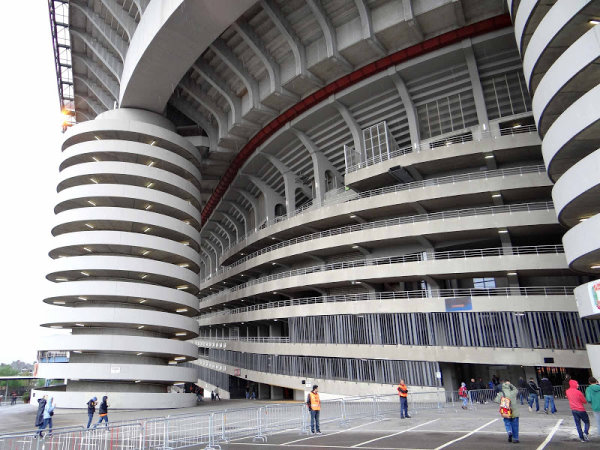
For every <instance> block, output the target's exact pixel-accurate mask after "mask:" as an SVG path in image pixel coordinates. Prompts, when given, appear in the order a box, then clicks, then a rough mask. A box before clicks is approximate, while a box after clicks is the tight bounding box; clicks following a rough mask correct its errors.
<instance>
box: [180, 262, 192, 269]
mask: <svg viewBox="0 0 600 450" xmlns="http://www.w3.org/2000/svg"><path fill="white" fill-rule="evenodd" d="M179 267H181V268H183V269H187V268H188V267H190V265H189V264H188V263H181V264H179Z"/></svg>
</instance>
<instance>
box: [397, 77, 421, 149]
mask: <svg viewBox="0 0 600 450" xmlns="http://www.w3.org/2000/svg"><path fill="white" fill-rule="evenodd" d="M390 70H391V73H390V78H391V79H392V81H393V82H394V86H396V90H397V91H398V95H399V96H400V100H402V104H403V105H404V111H406V120H407V122H408V132H409V133H410V141H411V142H412V145H413V148H415V149H418V148H419V145H420V143H421V133H420V131H419V119H418V117H417V110H416V108H415V105H414V103H413V101H412V98H411V97H410V94H409V93H408V89H407V88H406V84H405V83H404V80H403V79H402V77H401V76H400V74H398V73H396V72H395V69H390Z"/></svg>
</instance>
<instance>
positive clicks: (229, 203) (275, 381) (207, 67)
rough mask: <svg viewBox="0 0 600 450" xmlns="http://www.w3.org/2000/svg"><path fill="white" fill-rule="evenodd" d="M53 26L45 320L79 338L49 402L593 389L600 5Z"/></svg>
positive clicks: (599, 332)
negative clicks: (55, 144)
mask: <svg viewBox="0 0 600 450" xmlns="http://www.w3.org/2000/svg"><path fill="white" fill-rule="evenodd" d="M49 9H50V17H51V25H52V30H53V39H54V47H55V57H56V62H57V75H58V87H59V93H60V95H61V107H62V108H63V113H65V115H66V121H65V135H64V136H65V138H64V141H63V144H62V148H61V154H62V159H61V164H60V168H59V170H60V177H59V182H58V185H57V191H58V196H57V201H56V205H55V213H56V221H55V225H54V227H53V228H52V230H51V231H52V234H53V236H54V238H53V245H52V250H51V251H50V254H49V256H50V257H51V259H52V261H51V265H50V269H49V272H48V274H47V276H46V278H47V279H48V281H49V283H48V284H49V287H48V296H47V298H46V299H44V301H45V302H47V303H50V304H53V305H56V307H55V308H54V309H55V310H56V312H55V314H54V315H52V316H50V317H48V319H47V321H46V322H45V323H44V324H42V326H46V327H52V328H57V329H61V330H69V331H70V333H69V334H61V335H57V336H54V337H52V338H49V339H47V340H46V341H45V342H44V343H43V348H40V351H39V356H38V360H39V361H38V376H40V377H43V378H47V379H65V380H67V381H66V383H65V384H64V385H58V386H52V387H48V388H43V389H38V390H36V391H35V395H44V394H46V393H48V394H51V395H53V396H54V397H55V398H56V399H57V403H58V404H59V405H60V406H62V407H72V408H77V407H82V406H83V405H84V404H85V402H86V401H87V400H88V399H89V398H90V397H91V396H98V397H99V396H100V395H108V396H109V397H110V399H111V402H112V405H113V407H117V408H132V407H133V408H174V407H184V406H190V405H192V404H194V403H195V401H196V398H195V395H193V394H190V393H174V391H173V388H172V386H173V384H177V383H182V382H183V383H196V384H198V385H199V386H201V387H203V388H205V389H206V392H209V391H210V390H212V389H214V388H215V387H216V386H218V387H219V389H220V390H221V394H222V396H223V397H229V396H231V397H243V396H244V395H245V393H246V392H255V393H256V394H257V395H258V397H260V398H265V399H266V398H271V399H281V398H290V399H291V398H296V399H300V398H302V396H303V393H304V389H305V388H306V387H307V386H309V385H310V384H319V386H320V388H321V392H323V393H324V394H325V395H326V396H327V395H333V396H339V395H354V394H359V393H362V394H365V393H390V392H392V393H393V392H394V390H393V388H392V387H391V385H393V384H395V383H397V382H398V380H399V379H400V378H404V379H405V380H406V381H407V384H409V385H410V386H411V389H412V390H413V392H416V391H431V390H436V389H440V388H443V389H446V390H455V389H457V387H458V385H459V383H460V382H461V381H465V380H466V379H467V378H471V377H476V378H477V377H481V378H483V379H484V380H487V379H489V378H490V377H491V376H492V375H494V374H497V375H501V376H503V375H507V376H511V377H513V378H516V377H519V376H536V375H538V376H541V375H548V376H551V377H555V378H556V379H559V378H560V376H562V375H564V373H566V372H569V373H571V374H575V375H576V376H579V377H582V376H584V375H585V374H588V373H589V371H590V370H589V369H590V368H591V369H592V371H593V372H594V373H596V375H600V322H599V321H598V320H595V319H598V318H600V284H599V282H598V281H596V278H597V274H598V273H600V250H599V249H600V241H599V240H598V239H599V238H598V233H594V231H595V230H597V228H598V226H599V225H600V223H599V221H600V214H598V212H599V211H600V204H599V200H598V199H599V198H600V196H598V195H596V194H597V189H598V187H597V186H598V184H599V182H600V175H599V174H600V171H599V170H598V168H599V165H600V153H599V150H597V149H598V143H599V142H600V131H599V130H600V116H599V114H600V112H599V111H598V108H597V106H596V105H597V104H598V103H599V100H600V99H599V98H597V97H598V93H599V92H600V90H599V89H600V87H599V86H598V85H599V82H600V80H599V78H598V77H599V75H598V74H599V73H600V72H599V71H598V70H597V65H596V62H597V59H598V57H599V56H600V46H599V44H598V43H599V42H600V39H598V37H599V36H598V33H600V31H599V30H600V28H598V27H595V25H596V24H597V23H598V21H599V20H600V2H598V1H585V0H578V1H570V0H558V1H550V2H548V1H544V2H540V1H535V0H531V1H526V0H521V1H518V0H508V1H507V2H505V1H504V0H479V1H470V0H422V1H417V0H412V1H411V0H402V1H396V0H293V1H282V0H261V1H252V0H221V1H219V2H211V1H204V0H196V1H192V0H170V1H166V0H164V1H161V0H90V1H82V0H72V1H70V2H63V1H60V0H49ZM567 229H568V230H567ZM565 230H567V231H566V232H565ZM580 381H584V380H581V379H580Z"/></svg>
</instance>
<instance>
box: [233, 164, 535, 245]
mask: <svg viewBox="0 0 600 450" xmlns="http://www.w3.org/2000/svg"><path fill="white" fill-rule="evenodd" d="M532 173H546V168H545V166H544V165H535V166H522V167H511V168H506V169H495V170H486V171H478V172H469V173H465V174H460V175H449V176H445V177H439V178H431V179H428V180H419V181H413V182H410V183H403V184H396V185H393V186H387V187H383V188H377V189H371V190H369V191H364V192H360V193H355V194H354V195H353V196H352V197H350V198H349V197H347V196H340V203H348V202H353V201H356V200H361V199H366V198H371V197H376V196H379V195H385V194H393V193H396V192H402V191H410V190H414V189H423V188H427V187H432V186H441V185H445V184H454V183H459V182H464V181H474V180H484V179H492V178H503V177H507V176H515V175H526V174H532ZM312 206H313V203H312V201H311V202H309V203H307V204H305V205H303V206H302V207H301V208H298V209H296V210H295V211H294V213H293V214H287V215H282V216H278V217H275V218H274V219H270V220H267V221H265V222H264V223H262V224H261V225H260V226H259V227H257V228H256V229H255V230H250V231H248V232H247V233H246V234H244V235H243V236H241V237H240V238H239V239H237V240H236V241H235V242H232V243H231V245H229V246H228V247H227V248H225V249H224V251H223V254H225V253H227V252H229V251H230V250H231V249H233V248H234V247H236V246H237V245H238V244H240V243H241V242H243V241H246V240H247V239H248V238H249V237H250V236H252V235H254V234H255V233H257V232H258V231H260V230H263V229H265V228H268V227H270V226H271V225H274V224H276V223H279V222H283V221H285V220H288V219H290V218H292V217H296V216H298V215H300V214H302V213H305V212H307V211H308V210H310V209H311V208H312Z"/></svg>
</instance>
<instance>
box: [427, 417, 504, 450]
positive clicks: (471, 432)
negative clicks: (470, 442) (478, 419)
mask: <svg viewBox="0 0 600 450" xmlns="http://www.w3.org/2000/svg"><path fill="white" fill-rule="evenodd" d="M497 421H498V419H493V420H490V421H489V422H488V423H486V424H485V425H481V426H480V427H479V428H476V429H474V430H473V431H469V432H468V433H467V434H465V435H464V436H461V437H459V438H456V439H453V440H451V441H448V442H446V443H445V444H442V445H440V446H439V447H436V448H435V450H440V449H442V448H446V447H449V446H450V445H452V444H454V443H456V442H459V441H462V440H463V439H466V438H468V437H469V436H472V435H474V434H475V433H477V432H478V431H479V430H483V429H484V428H485V427H487V426H488V425H491V424H493V423H494V422H497Z"/></svg>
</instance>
